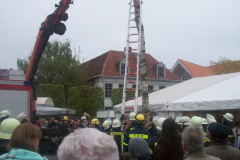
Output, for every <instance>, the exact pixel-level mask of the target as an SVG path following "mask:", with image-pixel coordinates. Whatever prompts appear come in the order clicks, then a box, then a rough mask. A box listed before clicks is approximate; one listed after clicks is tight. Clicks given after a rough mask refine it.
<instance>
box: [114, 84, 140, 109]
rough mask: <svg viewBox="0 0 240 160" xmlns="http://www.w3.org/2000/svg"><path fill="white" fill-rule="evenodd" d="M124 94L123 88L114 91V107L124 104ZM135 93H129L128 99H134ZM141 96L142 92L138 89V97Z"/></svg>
mask: <svg viewBox="0 0 240 160" xmlns="http://www.w3.org/2000/svg"><path fill="white" fill-rule="evenodd" d="M127 90H135V88H127ZM122 94H123V88H114V89H113V90H112V96H111V101H112V106H115V105H117V104H120V103H122ZM134 96H135V92H127V94H126V98H134ZM140 96H141V90H140V89H138V97H140Z"/></svg>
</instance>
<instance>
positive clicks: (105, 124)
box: [102, 119, 111, 130]
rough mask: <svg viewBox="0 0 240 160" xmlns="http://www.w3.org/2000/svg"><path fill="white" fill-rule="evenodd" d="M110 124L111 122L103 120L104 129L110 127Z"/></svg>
mask: <svg viewBox="0 0 240 160" xmlns="http://www.w3.org/2000/svg"><path fill="white" fill-rule="evenodd" d="M110 124H111V122H110V121H109V120H108V119H107V120H105V121H104V122H103V124H102V126H103V128H104V129H105V130H106V129H109V128H110Z"/></svg>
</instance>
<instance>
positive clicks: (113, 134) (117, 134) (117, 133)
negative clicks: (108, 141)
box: [110, 132, 124, 153]
mask: <svg viewBox="0 0 240 160" xmlns="http://www.w3.org/2000/svg"><path fill="white" fill-rule="evenodd" d="M110 135H111V136H112V138H113V139H114V136H121V142H123V140H124V133H123V132H110ZM121 149H122V153H123V143H122V144H121Z"/></svg>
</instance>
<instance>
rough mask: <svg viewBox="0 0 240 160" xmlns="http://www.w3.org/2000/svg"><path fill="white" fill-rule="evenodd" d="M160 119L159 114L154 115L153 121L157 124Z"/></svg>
mask: <svg viewBox="0 0 240 160" xmlns="http://www.w3.org/2000/svg"><path fill="white" fill-rule="evenodd" d="M158 119H159V117H158V116H154V117H153V123H154V124H155V125H156V126H157V120H158Z"/></svg>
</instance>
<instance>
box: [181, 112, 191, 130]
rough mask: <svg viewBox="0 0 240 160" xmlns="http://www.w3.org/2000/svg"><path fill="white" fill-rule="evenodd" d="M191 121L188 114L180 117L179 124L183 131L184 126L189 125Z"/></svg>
mask: <svg viewBox="0 0 240 160" xmlns="http://www.w3.org/2000/svg"><path fill="white" fill-rule="evenodd" d="M189 121H190V117H188V116H183V117H181V118H180V119H179V124H180V128H181V130H182V131H183V130H184V128H186V127H187V126H189Z"/></svg>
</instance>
